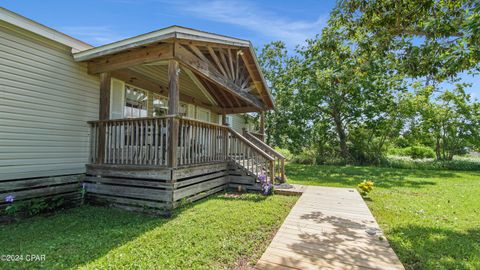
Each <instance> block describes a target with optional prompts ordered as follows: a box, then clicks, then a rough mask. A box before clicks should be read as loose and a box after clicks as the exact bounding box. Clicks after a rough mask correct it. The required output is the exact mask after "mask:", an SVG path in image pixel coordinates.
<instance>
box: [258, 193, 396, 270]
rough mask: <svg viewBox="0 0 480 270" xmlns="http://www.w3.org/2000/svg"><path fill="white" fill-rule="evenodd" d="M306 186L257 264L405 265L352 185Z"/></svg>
mask: <svg viewBox="0 0 480 270" xmlns="http://www.w3.org/2000/svg"><path fill="white" fill-rule="evenodd" d="M295 189H296V190H299V191H300V192H303V194H302V196H301V197H300V198H299V200H298V201H297V203H296V204H295V206H294V207H293V208H292V211H291V212H290V214H289V215H288V216H287V218H286V219H285V221H284V223H283V224H282V226H281V227H280V229H279V231H278V232H277V234H276V235H275V237H274V238H273V240H272V242H271V243H270V245H269V246H268V248H267V250H266V251H265V253H264V254H263V256H262V257H261V258H260V260H259V261H258V263H257V265H256V266H255V267H256V268H257V269H290V270H291V269H404V268H403V266H402V264H401V263H400V261H399V260H398V257H397V255H396V254H395V252H394V251H393V250H392V249H391V247H390V245H389V244H388V241H387V240H386V239H385V237H384V236H383V234H382V232H381V231H380V228H379V226H378V224H377V222H376V221H375V219H374V217H373V216H372V214H371V213H370V210H369V209H368V207H367V205H366V204H365V202H364V201H363V199H362V198H361V196H360V194H358V192H357V191H356V190H354V189H348V188H329V187H316V186H306V187H303V188H302V187H301V186H296V187H295Z"/></svg>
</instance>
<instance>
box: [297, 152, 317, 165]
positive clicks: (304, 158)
mask: <svg viewBox="0 0 480 270" xmlns="http://www.w3.org/2000/svg"><path fill="white" fill-rule="evenodd" d="M316 156H317V153H316V152H315V150H312V149H303V151H302V152H300V153H299V154H297V155H293V157H292V162H293V163H298V164H308V165H313V164H315V162H316Z"/></svg>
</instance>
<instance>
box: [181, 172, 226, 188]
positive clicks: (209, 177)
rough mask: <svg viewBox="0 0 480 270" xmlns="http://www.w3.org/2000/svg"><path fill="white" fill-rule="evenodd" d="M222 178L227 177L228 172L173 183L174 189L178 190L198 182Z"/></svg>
mask: <svg viewBox="0 0 480 270" xmlns="http://www.w3.org/2000/svg"><path fill="white" fill-rule="evenodd" d="M222 176H227V172H224V171H222V172H216V173H212V174H207V175H202V176H199V177H195V178H192V179H188V180H182V181H177V182H175V183H173V187H174V188H175V189H177V188H181V187H184V186H188V185H192V184H195V183H198V182H202V181H205V180H209V179H213V178H218V177H222Z"/></svg>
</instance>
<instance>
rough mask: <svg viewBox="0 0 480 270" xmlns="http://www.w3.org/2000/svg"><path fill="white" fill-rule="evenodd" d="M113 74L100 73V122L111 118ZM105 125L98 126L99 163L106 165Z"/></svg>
mask: <svg viewBox="0 0 480 270" xmlns="http://www.w3.org/2000/svg"><path fill="white" fill-rule="evenodd" d="M111 78H112V77H111V74H110V73H109V72H104V73H100V109H99V113H98V120H108V119H109V117H110V84H111ZM105 132H106V131H105V123H100V125H99V126H98V158H97V163H99V164H102V163H104V159H105Z"/></svg>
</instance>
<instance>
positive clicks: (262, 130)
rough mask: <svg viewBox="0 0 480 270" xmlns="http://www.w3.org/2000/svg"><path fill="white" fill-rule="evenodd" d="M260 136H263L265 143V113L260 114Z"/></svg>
mask: <svg viewBox="0 0 480 270" xmlns="http://www.w3.org/2000/svg"><path fill="white" fill-rule="evenodd" d="M259 132H260V134H262V141H264V142H265V112H263V111H262V112H261V113H260V130H259Z"/></svg>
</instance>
